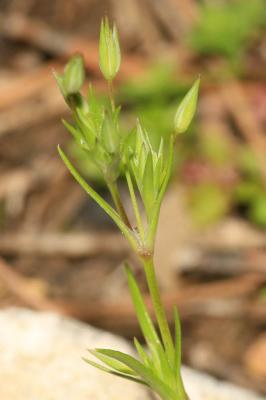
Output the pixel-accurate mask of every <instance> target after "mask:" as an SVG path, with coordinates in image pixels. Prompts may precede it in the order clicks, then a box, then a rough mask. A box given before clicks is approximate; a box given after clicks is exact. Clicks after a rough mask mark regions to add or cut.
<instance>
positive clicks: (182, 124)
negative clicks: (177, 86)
mask: <svg viewBox="0 0 266 400" xmlns="http://www.w3.org/2000/svg"><path fill="white" fill-rule="evenodd" d="M199 86H200V77H199V78H198V79H197V80H196V81H195V82H194V84H193V85H192V87H191V88H190V90H189V91H188V92H187V94H186V95H185V97H184V98H183V100H182V101H181V103H180V104H179V107H178V109H177V111H176V115H175V120H174V125H175V133H176V135H177V134H180V133H184V132H185V131H186V130H187V129H188V127H189V125H190V123H191V121H192V119H193V117H194V115H195V112H196V108H197V101H198V93H199Z"/></svg>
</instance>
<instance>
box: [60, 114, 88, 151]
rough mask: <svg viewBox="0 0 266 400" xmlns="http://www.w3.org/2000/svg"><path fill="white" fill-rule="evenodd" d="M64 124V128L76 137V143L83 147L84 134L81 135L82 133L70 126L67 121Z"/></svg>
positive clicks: (63, 121)
mask: <svg viewBox="0 0 266 400" xmlns="http://www.w3.org/2000/svg"><path fill="white" fill-rule="evenodd" d="M62 123H63V125H64V127H65V128H66V129H67V130H68V132H69V133H71V135H72V136H73V137H74V139H75V140H76V142H77V143H78V144H79V145H81V143H82V140H83V141H84V138H83V136H82V134H81V133H80V131H79V130H78V129H77V128H76V127H75V126H73V125H71V124H69V123H68V122H67V121H66V120H65V119H63V120H62Z"/></svg>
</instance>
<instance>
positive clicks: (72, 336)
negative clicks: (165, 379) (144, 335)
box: [0, 308, 262, 400]
mask: <svg viewBox="0 0 266 400" xmlns="http://www.w3.org/2000/svg"><path fill="white" fill-rule="evenodd" d="M93 347H105V348H113V349H117V350H121V351H125V352H129V353H132V348H131V347H130V345H129V344H128V343H127V342H126V341H125V340H124V339H121V338H119V337H117V336H115V335H112V334H110V333H107V332H104V331H101V330H98V329H95V328H93V327H91V326H88V325H86V324H84V323H81V322H78V321H75V320H73V319H70V318H65V317H62V316H58V315H56V314H53V313H49V312H35V311H31V310H26V309H16V308H12V309H6V310H2V311H0V399H1V400H148V399H150V395H149V393H148V392H147V390H146V389H145V388H144V387H143V386H140V385H137V384H135V383H132V382H128V381H125V380H122V379H120V378H117V377H114V376H112V375H109V374H106V373H104V372H101V371H99V370H97V369H95V368H93V367H91V366H89V365H88V364H86V363H85V362H84V361H83V360H82V359H81V357H82V356H86V348H93ZM183 373H184V380H185V383H186V387H187V388H188V392H189V395H190V399H191V400H231V399H232V398H233V399H234V400H238V399H239V400H262V397H259V396H256V395H254V394H252V393H250V392H248V391H244V390H241V389H238V388H235V387H234V386H233V385H229V384H225V383H218V382H217V381H215V380H214V379H212V378H210V377H208V376H206V375H202V374H199V373H197V372H194V371H191V370H190V369H188V368H184V371H183Z"/></svg>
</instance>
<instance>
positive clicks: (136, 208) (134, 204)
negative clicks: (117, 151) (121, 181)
mask: <svg viewBox="0 0 266 400" xmlns="http://www.w3.org/2000/svg"><path fill="white" fill-rule="evenodd" d="M126 180H127V185H128V190H129V193H130V197H131V203H132V207H133V210H134V214H135V217H136V222H137V227H138V231H139V234H140V237H141V240H142V241H144V228H143V223H142V219H141V215H140V210H139V206H138V201H137V199H136V195H135V190H134V186H133V182H132V179H131V175H130V172H129V171H128V170H127V171H126Z"/></svg>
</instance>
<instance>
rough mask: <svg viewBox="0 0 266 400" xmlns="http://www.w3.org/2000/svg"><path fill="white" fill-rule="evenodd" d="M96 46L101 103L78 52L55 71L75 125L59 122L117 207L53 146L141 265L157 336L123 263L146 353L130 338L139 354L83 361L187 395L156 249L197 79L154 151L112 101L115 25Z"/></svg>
mask: <svg viewBox="0 0 266 400" xmlns="http://www.w3.org/2000/svg"><path fill="white" fill-rule="evenodd" d="M99 47H100V53H99V54H100V68H101V71H102V72H103V75H104V77H105V79H106V80H107V82H108V87H109V100H108V102H107V103H106V104H102V103H101V102H100V101H99V100H98V99H97V98H96V97H95V95H94V93H93V90H92V88H91V87H90V88H89V93H88V97H87V98H86V97H83V96H82V95H81V93H80V89H81V86H82V85H83V82H84V66H83V63H82V58H81V57H80V56H76V57H74V58H73V59H72V60H70V62H69V63H68V64H67V66H66V68H65V71H64V73H63V74H61V75H59V74H55V78H56V80H57V82H58V85H59V87H60V90H61V92H62V94H63V96H64V98H65V101H66V103H67V104H68V106H69V107H70V110H71V112H72V116H73V119H74V122H73V123H72V124H70V123H68V122H66V121H64V125H65V127H66V128H67V129H68V131H69V132H70V133H71V134H72V135H73V137H74V139H75V140H76V142H77V144H78V145H79V146H80V147H81V148H82V149H83V151H84V152H85V154H86V155H87V157H89V158H90V160H91V161H92V162H93V163H94V165H95V166H96V168H97V169H98V171H99V173H100V174H101V176H102V179H103V180H104V181H105V183H106V185H107V187H108V189H109V191H110V193H111V196H112V199H113V204H114V207H113V206H112V205H110V204H109V203H107V202H106V201H105V200H104V199H103V198H102V197H101V196H100V195H99V194H98V193H97V192H96V191H95V190H94V189H93V188H92V187H91V186H90V185H89V184H88V183H87V182H86V181H85V180H84V179H83V178H82V176H81V175H80V174H79V172H78V171H77V170H76V168H75V167H74V166H73V165H72V163H71V162H70V160H69V159H68V158H67V156H66V154H65V153H64V152H63V150H62V149H61V148H60V147H58V151H59V154H60V156H61V158H62V160H63V161H64V163H65V165H66V166H67V168H68V169H69V171H70V172H71V174H72V175H73V176H74V178H75V179H76V180H77V181H78V183H79V184H80V185H81V186H82V187H83V189H84V190H85V191H86V192H87V193H88V194H89V196H91V197H92V198H93V199H94V200H95V201H96V202H97V203H98V205H99V206H100V207H102V209H103V210H104V211H105V212H106V213H107V214H108V215H109V216H110V217H111V218H112V219H113V221H114V222H115V223H116V225H117V226H118V228H119V229H120V230H121V232H122V233H123V235H124V236H125V238H126V239H127V240H128V242H129V243H130V245H131V247H132V249H133V250H134V252H135V253H136V255H137V256H138V258H139V260H140V262H141V263H142V265H143V268H144V271H145V274H146V278H147V283H148V288H149V291H150V295H151V298H152V302H153V306H154V311H155V316H156V320H157V323H158V328H159V333H158V331H157V329H156V327H155V326H154V324H153V322H152V319H151V317H150V316H149V313H148V311H147V308H146V306H145V303H144V301H143V298H142V295H141V292H140V290H139V288H138V285H137V282H136V280H135V277H134V275H133V273H132V271H131V269H130V268H129V266H126V274H127V279H128V285H129V289H130V293H131V297H132V300H133V303H134V307H135V311H136V315H137V318H138V321H139V324H140V327H141V330H142V333H143V336H144V338H145V340H146V343H147V347H148V350H145V349H144V347H143V346H142V345H141V344H140V343H139V342H138V340H137V339H134V344H135V347H136V350H137V352H138V355H139V359H136V358H134V357H132V356H130V355H127V354H124V353H121V352H119V351H114V350H109V349H94V350H89V351H90V353H91V354H92V355H93V356H94V357H95V358H96V359H98V360H99V361H100V362H101V364H99V363H96V362H95V361H92V360H88V359H86V361H87V362H88V363H89V364H91V365H93V366H95V367H97V368H99V369H101V370H104V371H106V372H109V373H111V374H114V375H118V376H120V377H123V378H126V379H130V380H133V381H136V382H139V383H142V384H145V385H147V386H148V387H150V388H151V389H152V390H154V392H156V393H157V394H158V395H159V396H160V398H161V399H163V400H185V399H188V397H187V394H186V392H185V389H184V385H183V381H182V377H181V372H180V366H181V329H180V322H179V317H178V313H177V310H174V320H175V342H174V341H173V338H172V336H171V332H170V328H169V325H168V322H167V318H166V313H165V310H164V308H163V304H162V301H161V296H160V292H159V287H158V283H157V280H156V275H155V269H154V263H153V253H154V245H155V237H156V231H157V224H158V219H159V213H160V207H161V203H162V200H163V197H164V194H165V191H166V188H167V184H168V181H169V178H170V175H171V171H172V166H173V155H174V142H175V139H176V137H177V135H178V134H179V133H182V132H184V131H185V130H186V129H187V127H188V125H189V124H190V122H191V120H192V118H193V116H194V113H195V109H196V103H197V97H198V88H199V79H198V80H197V81H196V82H195V83H194V85H193V86H192V88H191V89H190V90H189V92H188V93H187V94H186V96H185V97H184V99H183V101H182V102H181V104H180V105H179V107H178V109H177V112H176V116H175V123H174V128H175V129H174V133H173V134H172V135H171V136H170V138H169V140H168V142H167V143H165V141H164V140H163V138H162V139H161V141H160V145H159V146H158V149H155V148H154V147H153V146H152V144H151V142H150V138H149V135H148V133H147V131H146V130H145V129H144V128H143V126H142V125H141V123H140V122H139V121H137V123H136V126H135V128H134V129H133V130H132V131H131V133H130V134H128V135H125V134H124V133H123V132H122V131H121V129H120V120H119V113H120V107H117V106H116V104H115V101H114V97H113V84H112V82H113V79H114V77H115V75H116V74H117V72H118V70H119V66H120V48H119V42H118V34H117V30H116V28H115V27H113V29H111V28H110V27H109V23H108V21H107V20H104V22H103V23H102V26H101V35H100V46H99ZM122 170H123V173H124V175H125V178H126V182H127V186H128V190H129V194H130V198H131V204H132V208H133V211H134V215H135V221H134V223H131V221H130V220H129V217H128V215H127V211H126V210H125V208H124V205H123V203H122V201H121V197H120V192H119V186H118V179H119V177H120V175H121V171H122ZM137 191H138V192H139V195H140V199H139V198H138V195H137ZM135 225H136V227H135Z"/></svg>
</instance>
